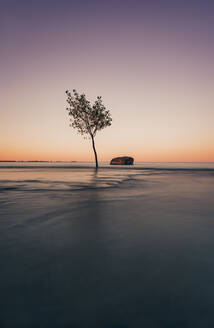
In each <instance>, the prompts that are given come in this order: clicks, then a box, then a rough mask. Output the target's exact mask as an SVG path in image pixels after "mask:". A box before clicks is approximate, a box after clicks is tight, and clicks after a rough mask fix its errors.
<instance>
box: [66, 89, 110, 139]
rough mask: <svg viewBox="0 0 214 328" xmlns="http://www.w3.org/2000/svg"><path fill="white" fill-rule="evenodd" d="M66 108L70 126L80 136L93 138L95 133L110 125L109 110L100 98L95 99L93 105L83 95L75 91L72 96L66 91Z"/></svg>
mask: <svg viewBox="0 0 214 328" xmlns="http://www.w3.org/2000/svg"><path fill="white" fill-rule="evenodd" d="M66 95H67V102H68V104H69V107H67V108H66V109H67V111H68V115H69V116H70V121H71V126H72V127H73V128H75V129H77V131H78V132H79V133H80V134H82V135H89V136H90V137H95V135H96V133H97V131H100V130H102V129H104V128H105V127H107V126H110V125H111V122H112V118H111V115H110V112H109V110H107V109H106V107H105V106H104V105H103V103H102V97H97V99H96V100H95V102H94V104H93V105H91V103H90V101H88V100H87V99H86V96H85V94H84V93H83V94H79V93H78V92H77V91H76V90H75V89H74V90H73V94H72V93H71V92H70V91H69V90H67V91H66Z"/></svg>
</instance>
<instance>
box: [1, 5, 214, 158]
mask: <svg viewBox="0 0 214 328" xmlns="http://www.w3.org/2000/svg"><path fill="white" fill-rule="evenodd" d="M44 3H45V4H44ZM0 9H1V10H0V27H1V28H0V37H1V46H2V47H1V48H2V50H1V59H0V61H1V67H2V73H1V76H0V88H1V99H0V113H1V130H0V149H1V152H0V160H62V161H64V160H65V161H70V160H76V161H93V160H94V158H93V153H92V151H91V145H90V144H89V143H90V140H84V139H83V138H82V136H80V135H78V134H77V133H76V131H75V130H73V129H72V128H70V127H69V121H68V116H67V113H66V110H65V108H66V97H65V90H66V89H71V90H72V89H73V88H76V89H77V90H78V91H79V92H84V93H86V95H87V96H88V98H89V99H90V100H92V101H93V100H94V99H95V97H96V96H97V95H101V96H102V97H103V102H104V104H105V105H106V107H107V108H108V109H110V111H111V114H112V118H113V123H112V126H111V127H110V128H108V129H106V130H103V131H101V132H100V133H99V134H98V135H97V137H96V143H97V150H98V154H99V159H100V160H101V161H109V160H110V159H111V158H112V157H114V156H118V155H131V156H133V157H134V158H135V161H214V129H213V121H214V111H213V108H214V98H213V85H214V66H213V57H214V42H213V38H214V23H213V13H214V5H213V2H211V1H204V2H202V1H200V2H199V1H188V5H187V4H186V2H183V1H177V5H175V3H174V2H173V1H160V2H158V3H157V1H146V2H144V1H108V2H106V3H104V2H101V1H67V0H63V1H54V0H53V1H35V2H31V1H30V2H29V1H24V0H20V1H1V4H0Z"/></svg>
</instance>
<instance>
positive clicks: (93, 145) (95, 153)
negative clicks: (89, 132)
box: [91, 136, 98, 169]
mask: <svg viewBox="0 0 214 328" xmlns="http://www.w3.org/2000/svg"><path fill="white" fill-rule="evenodd" d="M91 140H92V147H93V151H94V157H95V162H96V169H98V160H97V152H96V148H95V143H94V137H93V136H91Z"/></svg>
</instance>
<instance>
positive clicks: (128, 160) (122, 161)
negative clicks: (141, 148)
mask: <svg viewBox="0 0 214 328" xmlns="http://www.w3.org/2000/svg"><path fill="white" fill-rule="evenodd" d="M133 164H134V158H133V157H129V156H122V157H115V158H113V159H112V160H111V162H110V165H133Z"/></svg>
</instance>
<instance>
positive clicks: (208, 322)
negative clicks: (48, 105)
mask: <svg viewBox="0 0 214 328" xmlns="http://www.w3.org/2000/svg"><path fill="white" fill-rule="evenodd" d="M0 166H1V168H0V258H1V270H0V295H1V298H0V302H1V305H0V326H1V327H3V328H4V327H11V328H12V327H14V328H16V327H72V328H73V327H74V328H75V327H95V328H96V327H104V328H110V327H112V328H116V327H117V328H127V327H133V328H135V327H139V328H141V327H145V328H147V327H148V328H149V327H152V328H153V327H155V328H156V327H176V328H177V327H178V328H180V327H182V328H185V327H194V328H197V327H208V328H209V327H213V326H214V317H213V311H214V165H213V164H212V163H197V164H193V163H165V164H164V163H140V164H136V165H134V166H133V167H110V166H108V165H107V164H104V165H102V167H101V168H100V169H99V170H98V171H97V172H96V171H95V170H94V169H93V167H92V165H90V164H88V163H85V164H81V165H79V163H72V164H62V163H57V164H56V163H49V164H45V165H43V164H41V163H40V164H39V163H36V165H34V164H33V163H30V164H26V163H1V164H0Z"/></svg>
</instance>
